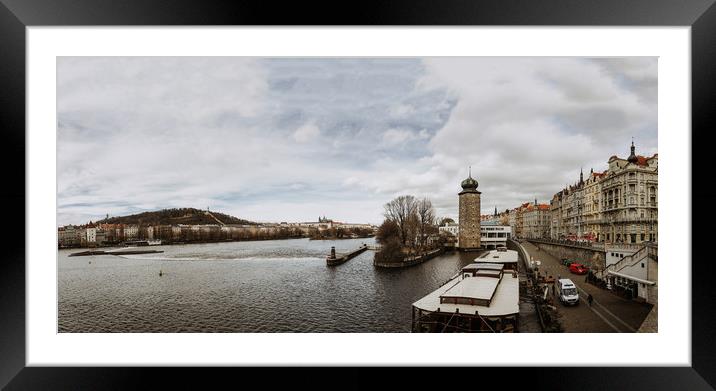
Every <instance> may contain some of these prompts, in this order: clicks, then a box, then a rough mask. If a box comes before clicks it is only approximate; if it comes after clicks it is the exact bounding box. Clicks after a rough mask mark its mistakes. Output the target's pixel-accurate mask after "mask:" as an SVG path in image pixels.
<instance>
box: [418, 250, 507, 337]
mask: <svg viewBox="0 0 716 391" xmlns="http://www.w3.org/2000/svg"><path fill="white" fill-rule="evenodd" d="M517 260H518V255H517V252H516V251H514V250H507V249H505V248H499V249H497V250H493V251H489V252H487V253H485V254H482V255H481V256H480V257H478V258H475V260H474V262H473V263H471V264H469V265H466V266H464V267H463V268H462V269H461V270H460V272H458V273H457V274H456V275H455V276H453V277H452V278H451V279H450V280H449V281H448V282H446V283H445V284H443V285H442V286H441V287H440V288H438V289H436V290H435V291H433V292H432V293H430V294H428V295H427V296H425V297H423V298H422V299H420V300H418V301H416V302H415V303H413V305H412V327H411V330H412V332H414V333H425V332H428V333H430V332H433V333H441V332H516V331H517V330H518V320H519V319H518V317H519V286H520V285H519V277H518V274H517Z"/></svg>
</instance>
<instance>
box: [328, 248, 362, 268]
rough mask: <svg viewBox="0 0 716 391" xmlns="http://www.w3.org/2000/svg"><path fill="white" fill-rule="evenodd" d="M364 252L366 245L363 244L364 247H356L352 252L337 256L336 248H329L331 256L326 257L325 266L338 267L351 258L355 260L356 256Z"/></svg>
mask: <svg viewBox="0 0 716 391" xmlns="http://www.w3.org/2000/svg"><path fill="white" fill-rule="evenodd" d="M366 250H368V245H366V244H364V245H362V246H360V247H358V248H357V249H356V250H353V251H351V252H349V253H346V254H341V255H337V254H336V248H335V247H331V254H330V255H329V256H328V257H326V265H328V266H335V265H340V264H341V263H344V262H346V261H348V260H349V259H351V258H355V257H356V256H357V255H358V254H360V253H362V252H363V251H366Z"/></svg>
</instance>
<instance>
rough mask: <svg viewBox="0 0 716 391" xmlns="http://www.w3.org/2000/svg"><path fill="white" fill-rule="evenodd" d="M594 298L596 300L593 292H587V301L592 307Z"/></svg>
mask: <svg viewBox="0 0 716 391" xmlns="http://www.w3.org/2000/svg"><path fill="white" fill-rule="evenodd" d="M592 300H594V299H593V298H592V294H591V293H589V294H587V302H588V303H589V306H590V307H591V306H592Z"/></svg>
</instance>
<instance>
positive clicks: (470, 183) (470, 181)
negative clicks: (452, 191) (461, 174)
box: [460, 177, 477, 190]
mask: <svg viewBox="0 0 716 391" xmlns="http://www.w3.org/2000/svg"><path fill="white" fill-rule="evenodd" d="M460 186H462V188H463V190H476V189H477V181H476V180H475V179H474V178H473V177H468V178H467V179H465V180H464V181H462V183H460Z"/></svg>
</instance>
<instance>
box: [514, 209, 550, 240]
mask: <svg viewBox="0 0 716 391" xmlns="http://www.w3.org/2000/svg"><path fill="white" fill-rule="evenodd" d="M550 221H551V214H550V206H549V205H547V204H538V203H537V200H535V203H534V204H532V205H528V206H527V207H525V208H524V211H523V212H522V236H521V237H523V238H527V239H546V238H549V237H550Z"/></svg>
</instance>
